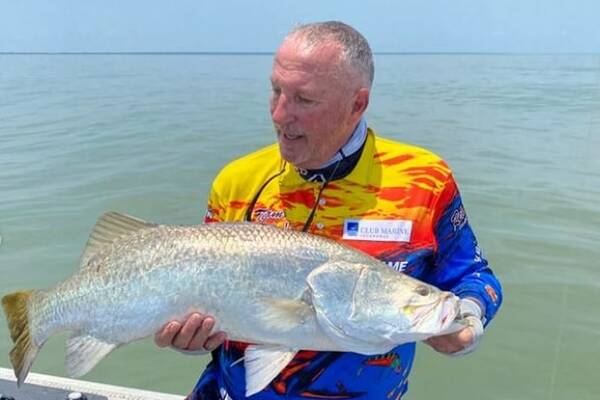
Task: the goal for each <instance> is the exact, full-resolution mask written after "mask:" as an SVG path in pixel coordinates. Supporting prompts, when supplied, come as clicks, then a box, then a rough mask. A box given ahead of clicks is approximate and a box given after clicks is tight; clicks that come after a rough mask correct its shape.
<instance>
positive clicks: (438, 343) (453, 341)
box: [425, 326, 474, 354]
mask: <svg viewBox="0 0 600 400" xmlns="http://www.w3.org/2000/svg"><path fill="white" fill-rule="evenodd" d="M473 336H474V333H473V329H472V328H471V327H470V326H465V327H464V328H463V329H461V330H460V331H458V332H454V333H449V334H447V335H442V336H435V337H431V338H429V339H427V340H425V343H427V344H428V345H429V346H431V347H432V348H433V349H434V350H435V351H437V352H440V353H444V354H452V353H457V352H459V351H461V350H464V349H466V348H467V347H469V346H470V345H471V343H473Z"/></svg>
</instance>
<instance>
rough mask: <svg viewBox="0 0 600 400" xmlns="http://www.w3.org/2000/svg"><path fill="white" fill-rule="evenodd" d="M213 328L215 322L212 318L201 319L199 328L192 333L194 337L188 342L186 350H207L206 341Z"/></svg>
mask: <svg viewBox="0 0 600 400" xmlns="http://www.w3.org/2000/svg"><path fill="white" fill-rule="evenodd" d="M214 326H215V320H214V319H213V318H212V317H205V318H203V319H202V321H201V324H200V326H199V327H198V329H197V330H196V332H194V336H193V337H192V338H191V340H190V341H189V342H188V347H187V350H191V351H197V350H207V349H206V348H205V343H206V340H207V339H208V336H209V335H210V332H212V329H213V327H214Z"/></svg>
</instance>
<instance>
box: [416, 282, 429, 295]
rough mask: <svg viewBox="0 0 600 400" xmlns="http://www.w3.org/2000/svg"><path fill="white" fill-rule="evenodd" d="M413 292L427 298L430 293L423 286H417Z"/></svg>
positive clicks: (427, 288)
mask: <svg viewBox="0 0 600 400" xmlns="http://www.w3.org/2000/svg"><path fill="white" fill-rule="evenodd" d="M415 292H417V294H418V295H420V296H427V295H429V293H430V290H429V287H427V286H425V285H419V286H417V287H416V288H415Z"/></svg>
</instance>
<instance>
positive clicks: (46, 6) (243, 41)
mask: <svg viewBox="0 0 600 400" xmlns="http://www.w3.org/2000/svg"><path fill="white" fill-rule="evenodd" d="M327 19H337V20H341V21H344V22H347V23H350V24H351V25H353V26H355V27H356V28H358V29H359V30H360V31H361V32H362V33H363V34H364V35H365V36H366V37H367V39H368V40H369V41H370V43H371V46H372V47H373V50H374V51H379V52H391V51H400V52H455V51H466V52H595V53H600V0H571V1H569V0H562V1H561V0H537V1H536V0H429V1H428V0H395V1H393V0H370V1H369V0H362V1H354V0H332V1H327V0H296V1H291V0H263V1H252V0H231V1H227V0H221V1H217V0H213V1H205V0H171V1H155V0H144V1H142V0H0V51H3V52H18V51H42V52H60V51H68V52H69V51H242V52H254V51H259V52H271V51H274V49H275V48H276V46H277V44H278V43H279V41H280V39H281V38H282V36H283V35H284V34H285V33H286V32H287V31H288V30H289V29H290V27H291V26H293V25H294V24H296V23H299V22H309V21H316V20H327Z"/></svg>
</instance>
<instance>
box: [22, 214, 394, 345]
mask: <svg viewBox="0 0 600 400" xmlns="http://www.w3.org/2000/svg"><path fill="white" fill-rule="evenodd" d="M330 260H335V261H349V262H362V263H368V264H372V265H373V267H375V268H377V267H381V268H387V267H385V266H384V264H383V263H381V262H379V261H377V260H375V259H374V258H371V257H369V256H367V255H364V254H363V253H360V252H358V251H355V250H352V249H349V248H346V247H344V246H342V245H340V244H338V243H336V242H334V241H331V240H329V239H324V238H321V237H317V236H313V235H308V234H304V233H299V232H295V231H287V230H280V229H278V228H275V227H272V226H265V225H257V224H249V223H230V224H228V223H221V224H208V225H199V226H169V225H158V226H155V227H150V228H145V229H141V230H140V231H138V232H136V233H134V234H131V235H128V236H125V237H121V238H118V239H116V240H115V241H113V242H112V243H111V244H110V245H109V246H107V247H105V248H103V249H102V250H101V251H100V252H98V253H97V254H96V255H95V256H93V257H92V259H90V261H89V262H88V265H86V266H85V267H83V268H82V269H81V270H80V271H78V273H76V274H75V275H73V276H72V277H71V278H70V279H68V280H66V281H64V282H62V283H60V284H59V285H57V286H56V287H55V288H54V290H52V291H50V292H48V294H47V298H46V300H45V302H44V304H43V305H40V306H39V308H40V310H39V312H38V313H37V314H38V315H39V317H38V320H37V321H34V325H36V326H37V327H38V331H37V333H36V340H37V341H38V343H40V342H43V341H45V339H46V338H47V337H49V336H50V334H51V333H53V332H54V331H55V330H57V329H70V330H78V331H81V332H85V333H87V334H90V335H92V336H95V337H97V338H99V339H102V340H105V341H107V342H111V343H127V342H129V341H132V340H134V339H138V338H142V337H146V336H149V335H151V334H152V333H154V332H155V331H156V330H157V329H158V328H159V327H160V326H162V325H163V324H164V323H165V322H167V321H169V320H172V319H183V318H184V317H185V315H187V314H188V313H190V312H191V311H193V310H196V311H199V312H203V313H209V314H211V315H215V316H216V317H217V322H218V326H217V327H216V328H215V329H222V330H225V331H226V332H228V334H229V337H230V338H232V339H237V340H247V341H255V342H265V343H282V337H285V340H289V341H290V343H295V344H298V343H300V344H302V345H303V348H312V349H319V348H323V349H325V348H328V349H333V347H335V346H334V344H332V343H331V342H330V341H329V339H327V338H326V336H325V335H323V334H322V332H320V328H319V327H318V324H316V322H315V321H314V319H313V320H310V321H305V323H303V324H300V325H298V326H292V327H283V326H273V325H272V324H271V325H270V324H269V323H265V317H264V315H263V314H264V310H265V308H267V307H268V305H269V304H271V302H272V301H275V302H277V301H279V300H284V301H285V300H294V299H300V298H301V297H302V296H303V294H304V292H305V291H306V288H307V285H306V281H305V278H306V276H307V275H308V273H309V272H310V271H312V270H313V269H314V268H316V267H318V266H320V265H321V264H323V263H324V262H327V261H330ZM282 330H284V331H285V332H283V331H282ZM332 346H333V347H332Z"/></svg>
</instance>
